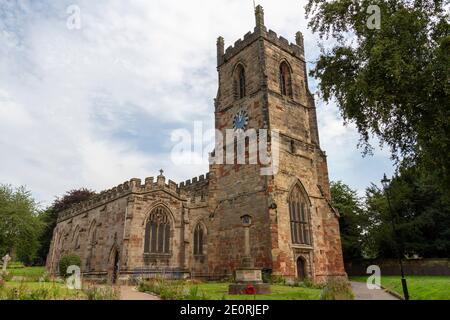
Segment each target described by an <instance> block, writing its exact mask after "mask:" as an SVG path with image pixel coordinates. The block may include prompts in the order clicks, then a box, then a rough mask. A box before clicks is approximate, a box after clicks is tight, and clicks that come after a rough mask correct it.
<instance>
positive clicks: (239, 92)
mask: <svg viewBox="0 0 450 320" xmlns="http://www.w3.org/2000/svg"><path fill="white" fill-rule="evenodd" d="M234 96H235V98H236V99H242V98H244V97H245V96H246V80H245V69H244V67H243V66H242V65H241V64H240V65H238V67H237V68H236V70H235V78H234Z"/></svg>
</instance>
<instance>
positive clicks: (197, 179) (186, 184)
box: [179, 172, 209, 189]
mask: <svg viewBox="0 0 450 320" xmlns="http://www.w3.org/2000/svg"><path fill="white" fill-rule="evenodd" d="M208 180H209V172H208V173H207V174H206V175H205V174H202V175H201V176H198V177H195V178H192V179H189V180H186V181H184V182H181V183H180V185H179V187H180V189H185V188H190V187H194V186H195V185H199V184H205V183H208Z"/></svg>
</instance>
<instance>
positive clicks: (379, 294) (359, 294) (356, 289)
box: [351, 281, 399, 300]
mask: <svg viewBox="0 0 450 320" xmlns="http://www.w3.org/2000/svg"><path fill="white" fill-rule="evenodd" d="M351 284H352V290H353V293H354V294H355V300H399V299H398V298H397V297H395V296H393V295H392V294H390V293H389V292H387V291H385V290H383V289H381V288H380V289H378V290H369V289H368V288H367V284H366V283H365V282H354V281H352V282H351Z"/></svg>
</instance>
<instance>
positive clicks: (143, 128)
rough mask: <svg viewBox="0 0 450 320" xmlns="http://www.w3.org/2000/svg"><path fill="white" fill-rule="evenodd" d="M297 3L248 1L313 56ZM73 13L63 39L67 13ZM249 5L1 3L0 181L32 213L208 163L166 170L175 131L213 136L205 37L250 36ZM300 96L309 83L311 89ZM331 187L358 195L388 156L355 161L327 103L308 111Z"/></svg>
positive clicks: (350, 138)
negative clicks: (62, 198)
mask: <svg viewBox="0 0 450 320" xmlns="http://www.w3.org/2000/svg"><path fill="white" fill-rule="evenodd" d="M305 2H306V1H299V0H277V1H273V0H270V1H269V0H266V1H257V3H259V4H261V5H263V6H264V9H265V20H266V26H267V27H268V28H270V29H273V30H274V31H276V32H277V33H278V34H280V35H283V36H284V37H285V38H287V39H289V40H290V41H292V42H294V38H295V32H297V31H299V30H300V31H302V32H303V33H304V34H305V46H306V58H307V60H308V62H309V67H311V66H312V63H313V62H314V60H315V59H316V58H317V56H318V54H319V48H318V43H317V41H318V39H317V37H316V36H315V35H313V34H312V33H311V32H310V30H308V29H307V26H306V25H307V21H306V20H305V17H304V9H303V7H304V5H305ZM70 5H77V6H78V7H79V8H80V10H81V11H80V13H81V15H80V17H81V28H80V29H69V28H68V27H67V19H68V17H69V16H70V14H69V13H67V8H68V7H69V6H70ZM254 23H255V22H254V14H253V3H252V0H227V1H223V0H221V1H219V0H189V1H179V0H164V1H156V0H136V1H124V0H104V1H102V0H97V1H92V0H85V1H74V0H73V1H64V0H61V1H50V0H49V1H44V0H40V1H38V0H33V1H25V0H23V1H20V0H16V1H11V0H0V183H8V184H12V185H14V186H19V185H25V186H26V187H27V188H28V189H29V190H31V191H32V192H33V195H34V196H35V197H36V198H37V199H38V200H39V201H40V202H41V203H42V204H43V205H46V204H49V203H50V202H51V201H52V200H53V199H54V197H55V196H57V195H61V194H63V193H64V192H65V191H67V190H69V189H73V188H79V187H88V188H91V189H94V190H97V191H101V190H103V189H109V188H111V187H113V186H116V185H118V184H120V183H122V182H124V181H126V180H129V179H130V178H132V177H136V178H141V179H144V178H145V177H147V176H156V175H157V174H158V170H159V169H160V168H163V169H164V170H165V175H166V177H168V178H170V179H172V180H175V181H177V182H178V181H183V180H186V179H189V178H192V177H194V176H197V175H200V174H203V173H206V172H207V171H208V167H207V165H205V164H204V165H195V166H193V165H186V166H179V165H176V164H174V163H173V162H172V161H171V160H170V152H171V149H172V147H173V145H174V142H172V141H171V139H170V137H171V133H172V132H173V130H175V129H179V128H184V129H187V130H189V131H192V130H193V123H194V121H196V120H199V121H202V122H203V123H204V129H205V130H207V129H210V128H212V127H213V125H214V123H213V112H214V107H213V99H214V97H215V95H216V93H217V71H216V39H217V37H218V36H219V35H222V36H223V37H224V38H225V44H226V47H227V46H229V45H232V44H233V43H234V42H235V41H236V40H237V39H239V38H242V37H243V36H244V34H245V33H247V32H248V31H250V30H253V28H254ZM310 82H311V83H310V86H311V90H312V91H313V92H314V91H316V82H315V81H314V80H313V79H310ZM317 107H318V121H319V126H320V136H321V143H322V148H323V149H324V150H326V152H327V154H328V164H329V171H330V178H331V179H333V180H343V181H344V182H346V183H347V184H349V185H350V186H352V187H353V188H355V189H357V190H359V191H360V192H361V193H362V192H363V190H364V189H365V187H366V186H368V185H369V184H370V182H377V183H378V181H379V180H380V177H381V176H382V175H383V173H384V172H386V173H388V174H391V173H392V163H391V161H390V160H389V155H388V153H387V150H378V149H377V150H376V152H375V154H374V155H373V156H371V157H366V158H363V157H362V156H361V151H360V150H358V149H357V143H358V135H357V132H356V131H355V129H354V128H353V127H352V126H348V127H345V126H344V125H343V121H342V119H341V118H340V116H339V111H338V109H337V108H336V107H335V106H334V105H325V104H324V103H322V102H320V101H317Z"/></svg>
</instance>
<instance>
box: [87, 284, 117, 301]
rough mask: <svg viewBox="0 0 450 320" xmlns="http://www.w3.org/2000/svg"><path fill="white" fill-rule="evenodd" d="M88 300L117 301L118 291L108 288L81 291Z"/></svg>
mask: <svg viewBox="0 0 450 320" xmlns="http://www.w3.org/2000/svg"><path fill="white" fill-rule="evenodd" d="M83 292H84V294H85V295H86V297H87V299H88V300H119V296H120V294H119V291H118V290H117V289H115V288H113V287H110V286H104V287H103V286H100V287H98V286H92V287H88V288H86V289H83Z"/></svg>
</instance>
